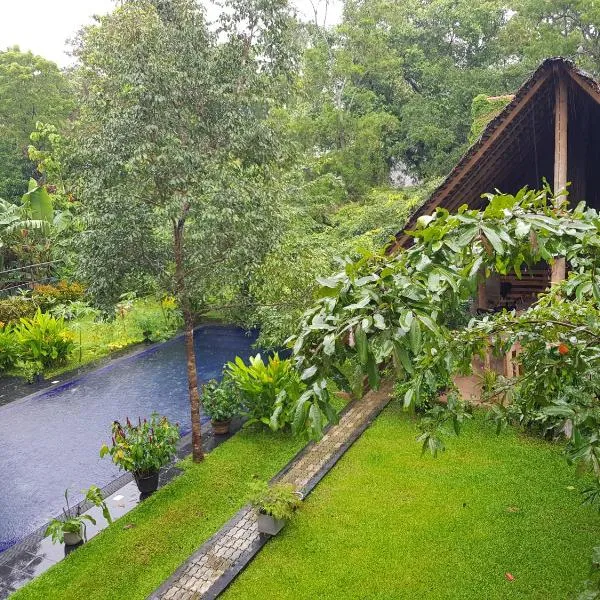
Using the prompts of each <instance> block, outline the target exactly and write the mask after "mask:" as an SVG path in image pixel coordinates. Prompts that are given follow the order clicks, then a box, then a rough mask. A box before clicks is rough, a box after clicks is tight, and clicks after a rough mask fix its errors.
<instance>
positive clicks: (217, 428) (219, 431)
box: [211, 419, 231, 435]
mask: <svg viewBox="0 0 600 600" xmlns="http://www.w3.org/2000/svg"><path fill="white" fill-rule="evenodd" d="M211 425H212V430H213V433H214V434H215V435H225V434H226V433H229V425H231V419H227V421H215V420H214V419H213V420H212V421H211Z"/></svg>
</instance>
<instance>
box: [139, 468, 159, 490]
mask: <svg viewBox="0 0 600 600" xmlns="http://www.w3.org/2000/svg"><path fill="white" fill-rule="evenodd" d="M158 474H159V472H158V471H154V472H153V473H145V474H144V475H140V474H139V473H134V474H133V477H134V479H135V482H136V484H137V486H138V490H140V493H142V494H151V493H152V492H155V491H156V490H157V489H158Z"/></svg>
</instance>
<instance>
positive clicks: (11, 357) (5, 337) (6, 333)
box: [0, 323, 19, 372]
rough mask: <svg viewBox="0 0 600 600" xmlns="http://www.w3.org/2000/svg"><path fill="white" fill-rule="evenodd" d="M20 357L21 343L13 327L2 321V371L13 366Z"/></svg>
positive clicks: (0, 368)
mask: <svg viewBox="0 0 600 600" xmlns="http://www.w3.org/2000/svg"><path fill="white" fill-rule="evenodd" d="M18 358H19V345H18V344H17V341H16V339H15V336H14V334H13V331H12V327H11V326H10V325H7V324H5V323H0V372H2V371H6V370H7V369H10V368H11V367H13V366H14V365H15V363H16V361H17V360H18Z"/></svg>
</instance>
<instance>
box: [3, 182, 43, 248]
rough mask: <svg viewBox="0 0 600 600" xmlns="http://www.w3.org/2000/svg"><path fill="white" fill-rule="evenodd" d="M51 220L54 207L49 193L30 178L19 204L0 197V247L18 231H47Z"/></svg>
mask: <svg viewBox="0 0 600 600" xmlns="http://www.w3.org/2000/svg"><path fill="white" fill-rule="evenodd" d="M53 221H54V207H53V204H52V198H51V197H50V194H48V192H47V190H46V188H45V187H44V186H41V185H38V184H37V182H36V181H35V179H30V180H29V188H28V190H27V192H26V193H25V194H23V197H22V199H21V204H13V203H12V202H8V201H6V200H3V199H2V198H0V248H2V247H3V246H4V245H5V244H6V241H7V239H8V238H9V237H10V236H11V235H12V234H14V233H15V232H18V231H24V230H38V231H42V232H43V233H48V232H49V231H50V227H51V226H52V224H53Z"/></svg>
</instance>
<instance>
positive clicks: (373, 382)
mask: <svg viewBox="0 0 600 600" xmlns="http://www.w3.org/2000/svg"><path fill="white" fill-rule="evenodd" d="M367 375H368V377H369V386H370V387H371V389H373V390H376V389H377V388H378V387H379V381H380V379H381V377H380V375H379V368H378V366H377V363H376V361H375V357H374V356H373V354H372V353H371V352H369V358H368V360H367Z"/></svg>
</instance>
